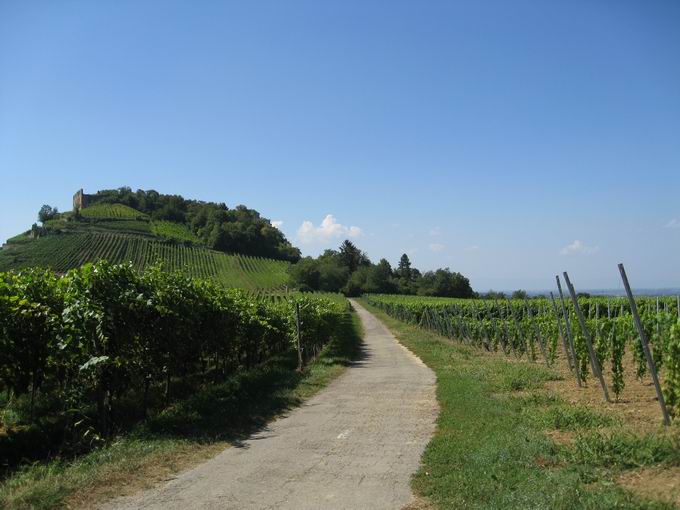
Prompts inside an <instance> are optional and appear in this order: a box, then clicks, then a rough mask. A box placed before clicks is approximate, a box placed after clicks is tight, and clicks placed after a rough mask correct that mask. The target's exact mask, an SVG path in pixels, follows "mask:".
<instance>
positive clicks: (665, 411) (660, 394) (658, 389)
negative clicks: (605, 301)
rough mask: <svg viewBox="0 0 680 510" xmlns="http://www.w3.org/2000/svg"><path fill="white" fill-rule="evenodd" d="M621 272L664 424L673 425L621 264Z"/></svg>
mask: <svg viewBox="0 0 680 510" xmlns="http://www.w3.org/2000/svg"><path fill="white" fill-rule="evenodd" d="M619 272H620V273H621V279H622V280H623V286H624V287H625V288H626V295H627V296H628V303H630V311H631V313H632V314H633V320H634V321H635V327H636V328H637V330H638V334H639V335H640V343H641V344H642V350H643V351H644V352H645V357H646V358H647V366H648V367H649V372H650V373H651V374H652V380H653V381H654V388H655V389H656V396H657V399H658V400H659V406H660V407H661V413H662V414H663V422H664V424H666V425H670V424H671V417H670V416H669V414H668V409H666V401H665V400H664V398H663V392H662V391H661V385H660V384H659V374H658V373H657V372H656V364H655V363H654V358H653V357H652V353H651V352H650V351H649V344H648V343H647V336H646V335H645V330H644V329H643V327H642V322H641V321H640V315H639V314H638V311H637V304H636V303H635V298H634V297H633V292H632V291H631V290H630V284H629V283H628V276H626V270H625V269H624V267H623V264H619Z"/></svg>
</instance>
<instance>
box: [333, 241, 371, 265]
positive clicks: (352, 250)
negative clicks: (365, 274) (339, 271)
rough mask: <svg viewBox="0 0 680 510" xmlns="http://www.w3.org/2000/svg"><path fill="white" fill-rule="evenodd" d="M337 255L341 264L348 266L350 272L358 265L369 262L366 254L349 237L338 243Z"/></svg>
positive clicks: (368, 263)
mask: <svg viewBox="0 0 680 510" xmlns="http://www.w3.org/2000/svg"><path fill="white" fill-rule="evenodd" d="M338 256H339V257H340V260H341V262H342V264H343V265H344V266H346V267H348V268H349V272H350V273H353V272H354V271H356V270H357V269H359V267H360V266H368V265H370V263H371V261H370V260H368V257H367V256H366V254H365V253H364V252H362V251H361V250H360V249H359V248H357V247H356V245H355V244H354V243H353V242H352V241H350V240H349V239H346V240H345V241H344V242H343V243H342V244H341V245H340V249H339V254H338Z"/></svg>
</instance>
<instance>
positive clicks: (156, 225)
mask: <svg viewBox="0 0 680 510" xmlns="http://www.w3.org/2000/svg"><path fill="white" fill-rule="evenodd" d="M151 231H152V232H153V233H154V234H156V235H157V236H160V237H165V238H167V239H174V240H176V241H187V242H190V243H194V244H199V243H200V239H198V237H196V235H195V234H194V233H193V232H192V231H191V230H189V227H187V226H186V225H183V224H182V223H175V222H173V221H152V222H151Z"/></svg>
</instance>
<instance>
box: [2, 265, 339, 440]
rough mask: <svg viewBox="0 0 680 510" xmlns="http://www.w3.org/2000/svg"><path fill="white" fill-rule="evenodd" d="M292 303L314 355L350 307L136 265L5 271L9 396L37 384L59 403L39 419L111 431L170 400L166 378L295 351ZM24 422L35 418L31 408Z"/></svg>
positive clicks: (305, 345) (226, 370)
mask: <svg viewBox="0 0 680 510" xmlns="http://www.w3.org/2000/svg"><path fill="white" fill-rule="evenodd" d="M296 305H299V308H300V317H301V346H302V349H303V356H304V358H305V359H306V360H309V359H311V358H312V357H313V356H314V355H315V354H316V353H318V352H319V351H320V350H321V348H322V347H323V346H324V345H325V344H326V343H327V342H328V341H329V339H330V337H331V335H332V334H333V333H334V332H335V331H336V329H337V327H338V325H339V321H340V320H341V318H342V317H343V316H344V314H345V312H346V310H347V306H346V303H342V302H339V301H337V300H334V299H327V298H325V297H319V296H311V295H304V296H299V295H290V296H285V297H279V298H278V299H271V298H269V297H267V296H263V297H257V296H255V295H253V294H249V293H247V292H245V291H242V290H236V289H225V288H223V287H221V286H218V285H216V284H214V283H211V282H207V281H203V280H195V279H190V278H187V277H185V276H184V275H182V274H181V273H169V272H165V271H162V270H161V269H160V267H158V266H156V267H152V268H150V269H148V270H146V271H144V272H138V271H136V270H134V268H133V266H132V265H131V264H110V263H109V262H106V261H101V262H98V263H96V264H85V265H84V266H82V267H81V268H79V269H74V270H71V271H69V272H68V273H67V274H66V275H65V276H63V277H61V278H57V277H56V276H55V275H54V273H52V272H50V271H38V270H30V271H22V272H9V273H0V312H1V313H0V381H1V382H2V386H3V387H4V389H6V390H7V391H9V392H11V393H13V394H14V395H17V396H21V395H23V394H25V393H27V392H29V391H30V392H31V395H32V396H34V395H35V394H36V392H37V391H40V392H41V393H42V395H43V396H42V398H43V400H45V399H47V400H49V398H47V396H48V395H51V396H53V398H54V400H55V402H60V403H62V405H61V406H57V407H54V406H53V407H51V408H48V409H46V410H44V412H42V413H39V414H40V416H38V417H37V418H35V419H40V420H43V419H48V418H49V422H50V423H52V424H58V425H59V426H60V427H61V428H62V429H65V430H66V431H67V432H66V435H65V438H68V437H70V436H71V437H72V436H77V435H78V431H79V430H80V429H79V426H80V424H82V423H84V422H86V423H88V424H90V425H89V427H90V430H92V431H96V433H97V434H100V435H101V437H108V436H109V435H110V434H111V433H112V431H114V430H115V429H116V427H117V426H119V425H122V421H121V420H123V419H124V417H125V416H126V415H127V414H129V413H127V412H126V410H129V408H130V407H131V406H132V407H133V408H136V409H141V410H143V414H144V415H145V414H146V411H147V408H148V404H149V400H148V396H149V395H150V394H158V393H159V392H161V393H162V394H163V395H164V402H166V403H167V402H168V399H169V398H170V397H171V388H172V387H173V385H175V386H177V385H180V386H181V385H182V383H183V382H184V381H190V380H192V379H195V378H196V377H208V378H209V379H210V380H221V379H224V378H225V377H228V376H229V375H230V374H233V373H236V372H238V371H239V370H241V369H242V368H250V367H253V366H255V365H258V364H260V363H262V362H264V361H266V360H268V359H271V358H272V357H273V356H275V355H278V354H282V353H287V352H290V351H291V350H293V349H294V348H295V345H296V342H297V335H296V326H295V324H296V320H295V308H296ZM208 374H209V376H208ZM31 400H32V399H31ZM31 407H32V406H31ZM132 414H133V415H134V414H135V413H132ZM137 414H139V413H137ZM24 422H25V424H26V425H32V424H33V423H34V416H33V413H32V412H31V415H30V416H29V417H25V418H24ZM89 433H90V432H88V434H89ZM90 437H92V436H90ZM81 439H82V438H81Z"/></svg>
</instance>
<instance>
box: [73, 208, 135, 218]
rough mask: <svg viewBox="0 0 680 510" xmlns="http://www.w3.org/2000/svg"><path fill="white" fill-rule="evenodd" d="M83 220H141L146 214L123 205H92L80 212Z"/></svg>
mask: <svg viewBox="0 0 680 510" xmlns="http://www.w3.org/2000/svg"><path fill="white" fill-rule="evenodd" d="M80 214H81V216H82V217H83V218H114V219H121V218H122V219H142V218H148V216H147V215H146V214H144V213H143V212H140V211H138V210H137V209H133V208H132V207H128V206H127V205H123V204H94V205H91V206H89V207H85V208H83V209H82V210H81V211H80Z"/></svg>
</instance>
